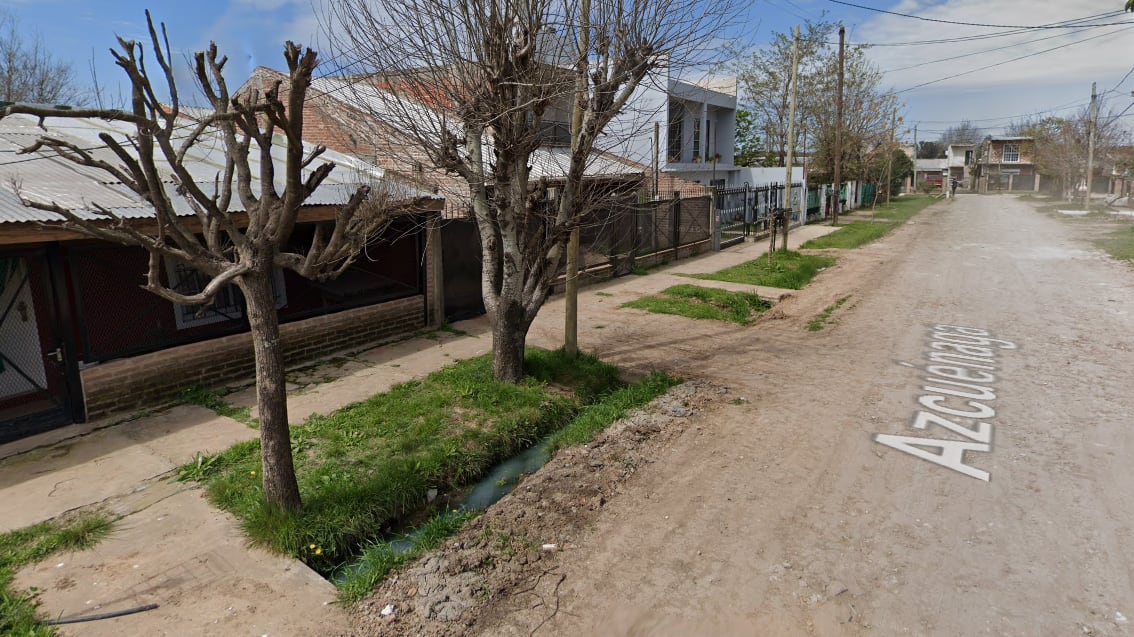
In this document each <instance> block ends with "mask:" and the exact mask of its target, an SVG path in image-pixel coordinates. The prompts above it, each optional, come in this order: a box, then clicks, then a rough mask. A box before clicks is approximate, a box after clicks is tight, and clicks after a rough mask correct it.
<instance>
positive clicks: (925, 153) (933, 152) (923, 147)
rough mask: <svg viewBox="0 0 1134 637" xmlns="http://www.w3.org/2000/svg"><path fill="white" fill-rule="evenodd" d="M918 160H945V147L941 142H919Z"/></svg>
mask: <svg viewBox="0 0 1134 637" xmlns="http://www.w3.org/2000/svg"><path fill="white" fill-rule="evenodd" d="M917 158H918V159H944V158H945V147H944V146H942V145H941V143H940V142H918V143H917Z"/></svg>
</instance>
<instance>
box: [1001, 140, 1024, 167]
mask: <svg viewBox="0 0 1134 637" xmlns="http://www.w3.org/2000/svg"><path fill="white" fill-rule="evenodd" d="M1009 154H1011V155H1013V156H1014V158H1013V159H1009V158H1008V156H1009ZM1000 158H1001V161H1003V162H1004V163H1006V164H1018V163H1020V145H1019V144H1004V149H1003V150H1002V151H1000Z"/></svg>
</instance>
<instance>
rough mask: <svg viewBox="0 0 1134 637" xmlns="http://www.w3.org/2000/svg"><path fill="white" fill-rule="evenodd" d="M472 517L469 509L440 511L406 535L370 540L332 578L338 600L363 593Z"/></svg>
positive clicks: (459, 527)
mask: <svg viewBox="0 0 1134 637" xmlns="http://www.w3.org/2000/svg"><path fill="white" fill-rule="evenodd" d="M475 517H476V513H474V512H471V511H442V512H441V513H438V514H436V515H434V516H433V517H431V518H429V520H428V521H427V522H426V523H425V524H423V525H422V526H421V527H419V528H418V529H417V530H416V531H415V532H414V533H412V534H411V535H409V536H405V537H403V538H401V539H398V540H393V541H382V542H370V543H369V544H367V545H366V548H364V549H363V550H362V552H361V553H360V554H359V557H358V560H357V561H356V562H355V563H353V564H351V566H350V568H348V569H345V570H343V572H342V573H340V574H339V576H338V578H337V579H336V586H337V587H338V589H339V600H340V601H343V602H348V603H349V602H357V601H358V600H360V599H362V598H364V597H366V595H367V594H368V593H370V591H372V590H374V587H375V586H377V585H378V582H381V581H382V580H383V579H385V578H386V576H387V575H389V574H390V572H391V571H393V570H394V569H395V568H397V567H398V566H400V565H401V564H404V563H406V562H408V561H410V560H412V559H413V558H415V557H417V556H418V555H420V554H422V553H424V552H425V551H429V550H432V549H434V548H436V547H437V546H439V545H440V544H441V542H443V541H444V540H445V538H447V537H449V536H451V535H453V534H454V533H456V532H457V531H459V530H460V529H461V527H462V526H464V524H465V523H466V522H468V521H469V520H472V519H473V518H475Z"/></svg>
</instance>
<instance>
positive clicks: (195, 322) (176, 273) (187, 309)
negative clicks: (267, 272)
mask: <svg viewBox="0 0 1134 637" xmlns="http://www.w3.org/2000/svg"><path fill="white" fill-rule="evenodd" d="M165 272H166V274H167V275H168V277H169V287H170V288H172V289H174V290H177V291H178V292H180V293H181V294H186V295H192V294H197V293H199V292H200V291H201V290H202V289H203V288H204V285H207V284H208V277H206V276H205V275H203V274H197V275H196V276H194V278H195V279H197V280H196V281H195V283H196V285H192V284H190V285H188V286H186V282H185V281H183V280H182V279H183V277H184V276H185V275H186V273H193V272H195V271H194V270H192V267H191V266H188V265H185V264H183V263H179V262H178V261H177V260H175V259H172V258H170V257H165ZM272 291H273V292H274V293H275V297H276V309H277V310H278V309H280V308H282V307H285V306H286V305H287V286H286V285H285V284H284V277H283V270H281V269H279V268H276V269H275V270H274V271H273V272H272ZM217 308H221V310H222V311H217ZM243 317H244V302H243V299H242V298H241V295H240V290H239V289H238V288H237V287H236V286H235V285H226V286H224V287H223V288H221V290H220V291H219V292H217V296H216V299H215V300H214V302H213V304H212V305H210V306H209V307H207V308H204V309H202V308H201V306H199V305H182V304H180V303H174V304H173V319H174V322H175V323H176V324H177V329H179V330H185V329H191V328H194V327H201V326H203V325H212V324H213V323H221V322H223V321H234V320H239V319H241V318H243Z"/></svg>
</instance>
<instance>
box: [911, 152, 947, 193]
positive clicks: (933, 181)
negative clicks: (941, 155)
mask: <svg viewBox="0 0 1134 637" xmlns="http://www.w3.org/2000/svg"><path fill="white" fill-rule="evenodd" d="M948 173H949V160H948V159H915V160H914V174H913V177H912V178H913V179H914V180H915V181H914V185H913V189H914V191H915V192H917V191H925V190H933V189H935V188H941V187H942V186H943V185H945V178H946V177H947V176H948Z"/></svg>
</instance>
